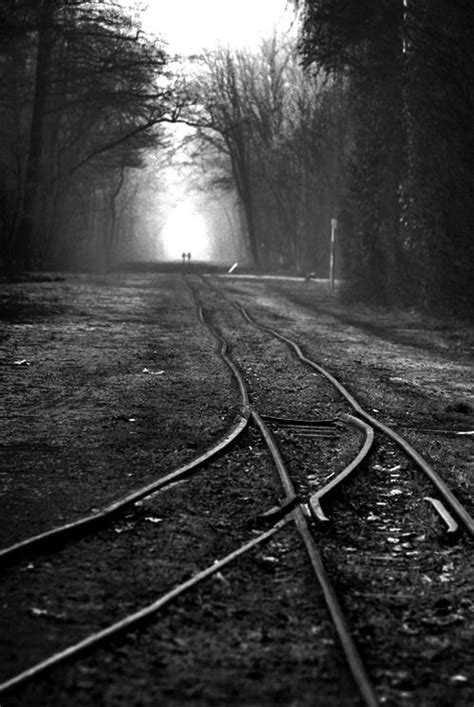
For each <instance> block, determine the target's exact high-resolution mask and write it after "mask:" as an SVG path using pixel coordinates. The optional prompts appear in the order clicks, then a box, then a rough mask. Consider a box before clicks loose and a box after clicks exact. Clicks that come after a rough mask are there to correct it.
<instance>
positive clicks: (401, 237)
mask: <svg viewBox="0 0 474 707" xmlns="http://www.w3.org/2000/svg"><path fill="white" fill-rule="evenodd" d="M297 4H299V6H300V9H301V12H302V30H301V33H300V38H299V47H298V49H296V44H297V42H296V41H295V39H291V33H290V34H289V35H288V37H287V38H286V39H285V38H284V37H278V38H275V39H274V40H273V41H268V42H265V43H264V44H263V45H262V48H261V52H260V54H258V55H253V54H250V53H249V52H245V51H234V52H230V51H224V50H222V51H219V52H217V54H216V53H213V54H212V55H211V56H208V57H206V58H205V59H204V62H203V63H204V66H203V71H202V72H201V76H200V79H199V81H198V83H199V85H198V87H197V91H198V94H199V96H200V102H202V105H203V106H204V107H203V110H202V113H201V114H200V115H198V116H197V117H196V116H195V117H194V120H195V122H196V124H197V125H198V126H199V134H200V139H201V141H202V144H205V145H207V153H206V152H204V154H207V155H208V156H209V155H212V165H213V166H214V168H215V165H216V163H219V156H220V157H221V158H222V160H221V161H222V164H223V165H224V169H223V170H221V174H220V176H218V177H217V178H216V179H217V181H219V180H220V181H221V183H222V184H225V180H226V179H227V180H230V181H232V183H233V184H234V185H235V187H236V190H237V193H238V195H239V200H240V203H241V206H242V221H243V223H245V224H246V230H247V232H248V249H249V253H250V255H251V257H252V259H253V260H254V261H255V262H256V263H257V264H259V265H262V266H283V267H291V268H293V269H296V270H298V271H300V272H305V271H306V272H308V271H310V270H313V271H315V272H316V273H317V274H318V275H327V272H328V248H329V237H330V222H331V218H334V217H335V218H337V219H338V240H339V252H338V254H337V255H338V261H339V262H338V274H339V275H341V276H342V277H344V279H345V282H346V284H347V288H346V291H347V292H349V293H350V296H351V297H353V296H356V297H359V298H361V299H365V300H368V301H373V302H378V303H384V304H389V305H393V304H400V305H404V306H406V305H408V306H412V305H413V306H421V307H428V308H431V309H438V310H442V309H445V310H447V311H450V312H456V313H459V314H465V313H466V312H469V308H470V305H471V303H472V263H473V257H472V256H473V251H474V241H473V238H472V230H473V224H474V190H473V178H474V177H473V172H472V166H471V165H472V157H473V137H474V121H473V119H472V117H473V114H474V112H473V108H474V106H473V86H474V56H473V52H474V32H473V21H474V4H473V3H472V2H471V1H470V0H306V2H305V1H304V0H300V2H299V3H297ZM209 148H211V152H209ZM225 160H227V164H230V170H229V171H228V172H226V170H225V164H226V162H225ZM207 167H208V171H209V170H210V165H209V162H208V165H207Z"/></svg>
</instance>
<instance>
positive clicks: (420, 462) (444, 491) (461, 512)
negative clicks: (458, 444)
mask: <svg viewBox="0 0 474 707" xmlns="http://www.w3.org/2000/svg"><path fill="white" fill-rule="evenodd" d="M234 306H235V307H236V308H237V310H238V311H239V312H240V313H241V315H242V316H243V317H244V319H246V321H247V322H248V323H249V324H252V326H255V327H258V328H259V329H261V330H262V331H266V332H268V333H270V334H272V336H275V337H276V338H277V339H280V341H283V342H284V343H285V344H287V345H288V346H289V347H290V348H291V349H292V350H293V351H294V352H295V354H296V355H297V357H298V358H299V359H300V360H301V361H302V362H303V363H305V364H306V365H307V366H309V367H310V368H312V369H313V370H315V371H317V372H318V373H320V374H321V375H322V376H324V377H325V378H326V379H327V380H328V381H329V382H330V383H331V384H332V385H333V386H334V387H335V388H336V389H337V390H338V391H339V392H340V393H341V395H342V396H343V397H344V398H345V399H346V400H347V402H348V403H349V405H351V407H352V408H353V409H354V410H355V411H356V412H357V414H358V415H360V417H363V418H364V419H365V420H366V421H367V422H368V423H369V424H370V425H372V426H373V427H375V428H377V429H378V430H380V431H381V432H383V433H384V434H386V435H387V436H388V437H390V439H392V440H393V441H394V442H395V443H396V444H398V446H399V447H401V449H403V451H404V452H405V454H406V455H407V456H408V457H410V458H411V459H412V460H413V461H414V462H415V464H416V465H417V466H418V467H419V468H420V469H421V470H422V471H423V472H424V474H425V475H426V476H427V477H428V478H429V480H430V481H431V483H432V484H433V486H435V488H436V489H437V490H438V492H439V493H440V495H441V496H442V498H443V501H444V502H445V504H446V505H447V506H449V508H450V510H451V512H452V513H453V515H455V516H456V517H457V518H458V520H459V521H460V522H461V523H462V525H463V526H464V527H465V529H466V530H467V531H468V533H470V535H474V518H472V516H471V515H470V514H469V513H468V511H467V509H466V508H465V507H464V506H463V505H462V503H461V502H460V501H459V500H458V499H457V498H456V496H455V495H454V494H453V492H452V491H451V489H450V488H449V487H448V486H447V485H446V483H445V482H444V481H443V480H442V479H441V477H440V476H439V475H438V474H437V472H436V471H435V470H434V469H433V468H432V467H431V466H430V465H429V464H428V462H427V461H426V460H425V459H424V458H423V457H422V455H421V454H419V452H417V451H416V449H414V448H413V447H412V446H411V444H410V443H409V442H407V441H406V440H405V439H404V438H403V437H401V436H400V435H399V434H398V433H397V432H395V430H392V428H391V427H388V426H387V425H385V424H384V423H383V422H380V421H379V420H377V418H375V417H373V416H372V415H371V414H370V413H368V412H367V411H366V410H364V408H363V407H362V406H361V405H360V404H359V402H358V401H357V400H356V399H355V398H354V396H353V395H352V394H351V393H349V391H348V390H347V389H346V388H345V387H344V386H343V385H342V383H340V382H339V381H338V380H337V378H335V377H334V376H333V375H332V374H331V373H329V371H326V369H325V368H323V367H322V366H320V365H319V364H318V363H316V362H315V361H313V360H312V359H310V358H308V357H307V356H305V355H304V354H303V352H302V350H301V348H300V347H299V346H298V344H297V343H296V342H294V341H293V340H292V339H289V338H288V337H286V336H284V335H283V334H281V333H280V332H279V331H277V330H276V329H273V328H272V327H268V326H266V325H265V324H260V323H259V322H257V321H256V320H255V319H254V318H253V317H252V316H251V315H250V314H249V313H248V312H247V310H246V309H245V307H243V306H242V305H241V304H239V303H238V302H234Z"/></svg>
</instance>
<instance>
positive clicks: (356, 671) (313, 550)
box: [251, 410, 379, 707]
mask: <svg viewBox="0 0 474 707" xmlns="http://www.w3.org/2000/svg"><path fill="white" fill-rule="evenodd" d="M251 415H252V419H253V420H254V422H255V423H256V425H257V426H258V427H259V429H260V431H261V433H262V436H263V438H264V440H265V442H266V444H267V446H268V449H269V451H270V454H271V455H272V458H273V460H274V463H275V466H276V467H277V470H278V474H279V476H280V479H281V482H282V485H283V488H284V491H285V495H286V500H285V502H286V503H291V502H292V501H293V500H294V499H295V498H296V492H295V488H294V485H293V482H292V480H291V478H290V476H289V473H288V471H287V469H286V466H285V463H284V461H283V458H282V456H281V454H280V450H279V449H278V445H277V444H276V442H275V439H274V438H273V435H272V433H271V431H270V429H269V428H268V427H267V425H266V424H265V422H264V420H263V419H262V417H261V416H260V415H259V414H258V413H257V412H256V411H255V410H252V411H251ZM291 517H292V518H293V520H294V521H295V524H296V527H297V529H298V531H299V533H300V535H301V538H302V540H303V543H304V546H305V549H306V552H307V554H308V557H309V559H310V562H311V566H312V567H313V571H314V573H315V575H316V578H317V580H318V583H319V585H320V587H321V590H322V592H323V596H324V599H325V601H326V606H327V608H328V611H329V613H330V616H331V619H332V622H333V624H334V628H335V629H336V632H337V635H338V637H339V640H340V642H341V646H342V649H343V652H344V655H345V658H346V661H347V664H348V666H349V669H350V671H351V674H352V677H353V678H354V681H355V683H356V685H357V687H358V689H359V692H360V695H361V697H362V698H363V700H364V702H365V704H366V705H367V706H368V707H377V705H378V704H379V702H378V699H377V695H376V693H375V690H374V687H373V685H372V683H371V681H370V679H369V677H368V675H367V672H366V670H365V667H364V664H363V662H362V659H361V657H360V654H359V651H358V649H357V646H356V645H355V643H354V641H353V639H352V636H351V633H350V630H349V627H348V625H347V622H346V619H345V617H344V613H343V611H342V608H341V605H340V604H339V600H338V598H337V594H336V592H335V590H334V587H333V585H332V582H331V580H330V578H329V575H328V574H327V572H326V568H325V567H324V563H323V560H322V557H321V553H320V552H319V549H318V547H317V545H316V543H315V542H314V539H313V536H312V535H311V532H310V531H309V529H308V525H307V522H306V518H305V516H304V513H303V510H302V508H301V505H297V506H296V508H295V509H294V510H293V511H292V512H291Z"/></svg>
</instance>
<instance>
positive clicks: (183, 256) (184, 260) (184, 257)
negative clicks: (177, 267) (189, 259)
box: [181, 253, 186, 265]
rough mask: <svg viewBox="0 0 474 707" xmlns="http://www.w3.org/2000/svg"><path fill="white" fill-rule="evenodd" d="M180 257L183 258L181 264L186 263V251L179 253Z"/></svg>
mask: <svg viewBox="0 0 474 707" xmlns="http://www.w3.org/2000/svg"><path fill="white" fill-rule="evenodd" d="M181 257H182V259H183V265H184V264H185V263H186V253H181Z"/></svg>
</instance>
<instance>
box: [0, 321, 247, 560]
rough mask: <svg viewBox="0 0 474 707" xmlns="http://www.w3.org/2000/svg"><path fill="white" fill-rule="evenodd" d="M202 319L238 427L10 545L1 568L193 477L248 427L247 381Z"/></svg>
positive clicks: (224, 344) (1, 557) (4, 551)
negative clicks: (165, 470) (236, 410)
mask: <svg viewBox="0 0 474 707" xmlns="http://www.w3.org/2000/svg"><path fill="white" fill-rule="evenodd" d="M198 316H199V319H200V321H201V322H202V323H203V324H205V325H206V326H207V327H208V329H209V330H210V332H211V333H212V335H213V336H214V338H215V339H216V340H217V342H218V344H219V346H220V348H219V351H218V353H219V355H220V357H221V358H222V360H223V361H224V363H225V364H226V365H227V366H228V368H229V369H230V370H231V372H232V374H233V376H234V378H235V380H236V381H237V385H238V388H239V391H240V397H241V410H240V415H239V419H238V421H237V422H236V424H235V425H234V426H233V427H232V429H231V430H230V431H229V432H228V433H227V434H226V435H225V437H224V438H223V439H221V440H220V441H219V442H218V443H217V444H215V445H213V446H212V447H211V448H210V449H208V450H207V451H206V452H204V453H203V454H201V455H200V456H199V457H197V458H196V459H193V460H192V461H190V462H188V463H187V464H184V465H182V466H180V467H178V468H177V469H175V470H174V471H172V472H170V473H169V474H167V475H166V476H164V477H162V478H160V479H157V480H156V481H153V482H151V483H150V484H147V485H146V486H143V487H141V488H139V489H137V490H136V491H133V492H132V493H130V494H128V495H127V496H124V497H123V498H120V499H118V500H117V501H114V502H113V503H111V504H110V505H108V506H105V507H104V508H102V509H101V510H99V511H97V512H95V513H91V514H88V515H86V516H82V517H81V518H78V519H77V520H75V521H72V522H70V523H65V524H64V525H60V526H57V527H55V528H51V529H50V530H47V531H45V532H43V533H39V534H38V535H33V536H31V537H29V538H25V539H24V540H21V541H19V542H17V543H15V544H13V545H10V546H9V547H5V548H2V549H0V566H1V565H5V564H9V563H12V562H15V561H16V560H18V559H19V558H21V557H23V556H25V555H26V554H28V553H31V552H41V551H45V550H47V549H49V548H51V547H54V546H57V545H60V544H64V543H67V542H68V541H70V540H72V539H74V538H79V537H82V536H83V535H85V534H86V533H88V532H90V531H92V530H94V529H95V528H97V527H99V526H101V525H103V524H105V523H107V522H108V521H110V520H112V519H113V518H115V517H116V516H117V515H120V514H121V513H123V512H124V511H125V510H126V509H128V508H130V506H133V505H134V504H135V503H136V502H137V501H140V500H142V499H144V498H146V497H147V496H150V495H151V494H152V493H155V492H156V491H159V490H160V489H163V488H165V487H166V486H169V485H170V484H172V483H174V482H176V481H179V480H182V479H185V478H186V477H187V476H190V475H191V474H192V473H193V472H195V471H197V470H198V469H199V468H200V467H201V466H203V465H204V464H206V463H207V462H209V461H211V459H214V458H215V457H217V456H218V455H219V454H221V453H222V452H223V451H224V450H225V449H227V448H228V447H229V446H230V445H231V444H232V443H233V442H235V440H236V439H237V438H238V437H239V436H240V435H241V434H242V432H243V431H244V430H245V428H246V427H247V425H248V421H249V418H250V404H249V397H248V392H247V389H246V386H245V383H244V380H243V378H242V375H241V373H240V371H239V370H238V368H237V366H236V365H235V364H234V362H233V361H232V359H230V358H229V356H228V354H227V342H226V341H225V340H224V339H222V337H220V336H219V334H218V333H217V331H216V330H215V329H214V328H213V327H212V325H211V324H210V323H209V322H208V321H206V317H205V315H204V311H203V309H202V307H199V308H198Z"/></svg>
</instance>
